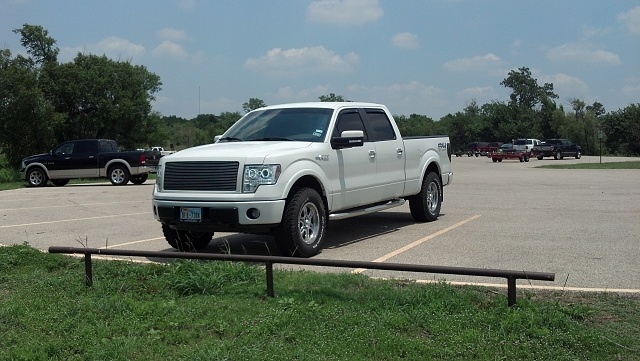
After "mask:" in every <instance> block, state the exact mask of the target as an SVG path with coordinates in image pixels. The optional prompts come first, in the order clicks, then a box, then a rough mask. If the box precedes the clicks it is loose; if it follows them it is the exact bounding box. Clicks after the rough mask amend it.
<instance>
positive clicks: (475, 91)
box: [458, 86, 497, 100]
mask: <svg viewBox="0 0 640 361" xmlns="http://www.w3.org/2000/svg"><path fill="white" fill-rule="evenodd" d="M458 95H459V96H461V97H463V98H469V99H484V100H488V99H494V98H496V97H497V93H496V91H495V89H494V88H493V87H491V86H485V87H471V88H466V89H462V90H461V91H460V92H458Z"/></svg>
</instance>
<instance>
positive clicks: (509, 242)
mask: <svg viewBox="0 0 640 361" xmlns="http://www.w3.org/2000/svg"><path fill="white" fill-rule="evenodd" d="M624 160H629V158H613V157H603V158H602V161H603V162H609V161H624ZM635 160H638V158H635ZM599 161H600V158H599V157H587V156H584V157H582V159H580V160H576V159H564V160H560V161H556V160H552V159H545V160H542V161H540V160H537V159H535V158H534V159H531V160H530V161H529V162H519V161H518V160H505V161H503V162H500V163H493V162H492V161H491V159H489V158H486V157H466V156H463V157H458V158H455V157H454V158H453V171H454V180H453V184H451V185H450V186H447V187H445V189H444V203H443V204H442V211H441V216H440V218H439V219H438V220H437V221H435V222H430V223H420V224H419V223H415V222H414V221H413V219H412V218H411V215H410V213H409V207H408V204H405V205H403V206H401V207H397V208H393V209H390V210H387V211H384V212H379V213H374V214H370V215H365V216H361V217H357V218H351V219H345V220H340V221H333V222H330V224H329V230H328V233H327V239H326V244H325V245H324V249H323V251H322V252H321V253H320V254H319V255H317V256H316V257H317V258H322V259H341V260H358V261H376V262H393V263H412V264H425V265H439V266H459V267H478V268H494V269H509V270H525V271H538V272H553V273H555V274H556V280H555V281H554V282H543V281H530V282H529V281H527V280H521V281H519V282H518V285H519V286H521V287H531V288H532V289H537V288H555V289H566V290H586V291H588V290H595V291H602V290H607V291H613V292H634V293H640V170H569V169H542V168H536V166H539V165H542V164H558V163H563V164H566V163H576V162H595V163H597V162H599ZM152 187H153V184H152V181H147V183H145V184H143V185H127V186H119V187H117V186H112V185H111V184H109V183H107V182H104V183H103V182H100V183H94V184H82V185H67V186H64V187H53V186H51V187H43V188H22V189H16V190H9V191H1V192H0V244H4V245H9V244H23V243H25V242H26V243H28V244H29V245H31V246H32V247H35V248H38V249H42V250H46V249H48V247H50V246H70V247H84V246H86V247H92V248H107V247H108V248H117V249H137V250H150V251H168V250H172V249H171V248H170V247H169V246H168V244H167V243H166V242H165V241H164V238H163V237H162V231H161V229H160V224H159V223H158V222H157V221H155V219H154V218H153V215H152V211H151V191H152ZM205 252H229V253H236V254H260V255H269V254H271V255H280V254H279V252H278V250H277V247H276V246H275V244H274V242H273V240H272V239H271V238H270V237H267V236H255V235H246V234H231V233H216V235H215V236H214V241H213V242H212V243H211V244H210V245H209V247H208V248H207V249H206V250H205ZM281 267H283V268H294V269H297V268H300V267H298V266H286V265H282V266H281ZM311 269H313V270H317V271H337V272H362V273H365V274H367V275H371V276H374V277H399V278H407V279H414V280H419V281H440V280H446V281H449V282H454V283H456V282H462V283H479V284H490V285H504V284H505V281H504V280H501V279H493V278H479V277H470V276H453V275H440V274H416V273H402V272H391V271H372V270H349V269H347V270H345V269H331V268H324V269H322V268H317V267H313V268H311Z"/></svg>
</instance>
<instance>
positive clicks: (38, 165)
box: [24, 162, 51, 179]
mask: <svg viewBox="0 0 640 361" xmlns="http://www.w3.org/2000/svg"><path fill="white" fill-rule="evenodd" d="M33 167H40V168H42V169H43V170H44V172H45V173H46V174H47V178H49V179H51V174H49V169H48V168H47V166H46V165H44V164H42V163H40V162H34V163H31V164H29V165H28V166H26V168H25V169H24V174H27V173H29V170H30V169H31V168H33Z"/></svg>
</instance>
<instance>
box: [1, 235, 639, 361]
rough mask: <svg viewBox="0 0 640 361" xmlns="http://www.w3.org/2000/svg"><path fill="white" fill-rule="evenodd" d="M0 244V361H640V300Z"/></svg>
mask: <svg viewBox="0 0 640 361" xmlns="http://www.w3.org/2000/svg"><path fill="white" fill-rule="evenodd" d="M93 276H94V286H93V287H92V288H87V287H86V286H85V283H84V262H83V261H82V259H78V258H72V257H66V256H62V255H52V254H46V253H42V252H40V251H38V250H35V249H33V248H30V247H28V246H27V245H21V246H10V247H0V305H2V307H0V360H160V359H162V360H239V361H244V360H639V359H640V347H639V343H638V340H640V299H638V297H631V296H624V295H615V294H608V293H599V294H582V293H570V292H554V293H538V292H533V293H529V292H527V293H525V294H524V295H522V294H520V295H519V298H518V304H517V305H516V306H514V307H508V306H507V302H506V296H505V294H504V291H503V290H493V289H488V288H479V287H456V286H452V285H448V284H445V283H439V284H429V285H423V284H416V283H413V282H410V281H402V280H373V279H369V278H367V277H366V276H363V275H354V274H325V273H315V272H309V271H275V273H274V276H275V294H276V297H275V298H268V297H266V296H265V287H266V286H265V280H264V270H263V269H262V268H261V267H257V266H251V265H246V264H240V263H228V262H195V261H177V262H171V263H169V264H139V263H131V262H122V261H94V269H93Z"/></svg>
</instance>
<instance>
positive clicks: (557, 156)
mask: <svg viewBox="0 0 640 361" xmlns="http://www.w3.org/2000/svg"><path fill="white" fill-rule="evenodd" d="M553 158H554V159H556V160H560V159H562V158H564V156H563V155H562V151H560V150H557V151H556V154H555V155H554V156H553Z"/></svg>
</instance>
